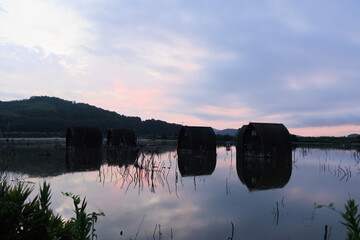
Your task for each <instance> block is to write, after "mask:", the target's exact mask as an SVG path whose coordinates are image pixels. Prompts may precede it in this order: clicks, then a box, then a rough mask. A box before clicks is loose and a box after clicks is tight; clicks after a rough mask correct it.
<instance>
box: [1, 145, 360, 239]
mask: <svg viewBox="0 0 360 240" xmlns="http://www.w3.org/2000/svg"><path fill="white" fill-rule="evenodd" d="M148 150H149V149H146V150H144V151H143V152H142V153H140V154H139V155H138V156H137V155H126V156H125V155H119V154H111V153H109V152H107V151H106V149H105V148H104V149H103V150H102V151H101V152H92V153H89V154H88V155H87V156H86V157H85V158H82V160H81V161H82V162H81V161H80V162H79V159H78V156H77V155H76V154H66V150H65V149H64V147H63V146H62V144H59V143H58V142H57V143H55V144H48V145H43V144H42V143H38V144H22V145H17V146H15V147H9V146H7V147H6V146H5V145H4V144H3V145H2V147H1V149H0V159H1V164H2V166H1V167H2V168H5V169H6V174H7V175H8V177H9V178H22V179H24V180H26V181H28V182H30V184H34V185H35V187H36V190H35V193H36V194H37V193H38V186H39V184H40V183H42V182H43V181H44V180H46V181H47V182H50V184H51V190H52V200H51V202H52V203H51V207H52V208H53V209H54V210H55V212H56V213H59V214H61V215H62V216H64V217H66V218H70V217H72V216H73V214H74V213H73V205H72V201H71V199H70V198H68V197H65V196H64V195H62V194H61V192H72V193H75V194H78V195H80V196H81V197H84V196H86V199H87V201H88V210H89V211H97V210H98V209H101V210H102V211H103V212H104V213H105V215H106V216H105V217H100V218H99V220H98V222H97V224H96V233H97V234H98V238H99V239H134V238H135V237H136V239H224V240H226V239H228V238H229V237H231V235H232V226H233V227H234V233H233V234H234V235H233V239H324V227H325V225H328V227H329V234H330V238H329V239H344V238H345V235H346V229H345V227H344V226H342V225H341V224H340V223H339V221H340V220H341V217H340V215H339V214H338V213H336V212H335V211H332V210H329V209H326V208H322V209H318V210H316V211H315V212H314V203H315V202H316V203H318V204H329V203H334V204H335V207H336V209H338V210H341V211H342V210H344V203H345V202H346V201H347V200H348V199H349V196H351V197H352V198H354V199H355V200H356V201H357V202H358V203H359V202H360V191H359V185H360V176H359V174H360V166H359V165H358V164H359V162H360V153H359V152H357V151H356V150H341V149H316V148H296V149H295V150H293V152H292V161H291V162H290V163H291V164H290V165H291V166H289V167H288V168H287V170H286V173H284V172H281V173H280V172H279V171H275V173H274V172H273V173H272V172H271V169H274V164H273V165H271V163H263V164H265V165H266V164H267V165H266V166H268V167H264V166H265V165H261V166H260V167H259V166H258V165H256V164H255V165H254V164H252V165H251V164H250V165H247V167H246V168H247V169H245V170H247V172H246V171H245V170H244V169H240V170H239V166H240V163H239V160H238V161H237V159H236V149H235V147H231V148H230V149H226V148H225V147H218V148H217V149H216V155H214V156H210V157H208V159H207V160H206V159H205V160H204V159H201V158H196V157H193V158H191V157H187V158H184V159H178V154H177V151H176V145H172V146H171V145H166V146H165V145H160V146H159V149H158V150H159V153H158V154H151V153H150V152H149V151H148ZM150 150H151V149H150ZM237 166H238V169H237ZM242 166H243V165H242ZM269 166H270V167H269ZM249 174H250V175H249ZM283 176H285V177H283ZM286 176H288V177H286ZM248 180H249V181H250V182H247V181H248ZM248 186H249V187H248ZM121 231H122V233H123V234H122V235H120V232H121Z"/></svg>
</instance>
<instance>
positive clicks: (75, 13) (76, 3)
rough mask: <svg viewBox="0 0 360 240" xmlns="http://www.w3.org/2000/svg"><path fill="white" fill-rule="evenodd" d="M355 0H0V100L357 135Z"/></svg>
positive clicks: (359, 60)
mask: <svg viewBox="0 0 360 240" xmlns="http://www.w3.org/2000/svg"><path fill="white" fill-rule="evenodd" d="M359 12H360V1H358V0H349V1H333V0H326V1H325V0H319V1H313V0H309V1H307V0H299V1H295V0H294V1H288V0H284V1H281V0H271V1H270V0H269V1H264V0H259V1H243V0H228V1H212V0H209V1H201V0H199V1H189V0H182V1H180V0H179V1H177V0H166V1H165V0H164V1H162V0H159V1H148V0H140V1H139V0H131V1H121V0H108V1H107V0H86V1H85V0H58V1H56V0H32V1H28V0H1V1H0V101H10V100H19V99H27V98H29V97H31V96H55V97H59V98H62V99H66V100H70V101H76V102H85V103H89V104H91V105H95V106H97V107H101V108H103V109H106V110H111V111H115V112H117V113H119V114H123V115H126V116H138V117H141V119H143V120H146V119H152V118H154V119H160V120H163V121H167V122H171V123H179V124H183V125H189V126H195V125H196V126H211V127H213V128H216V129H225V128H235V129H237V128H240V127H241V126H242V125H244V124H248V123H249V122H271V123H283V124H284V125H285V126H286V127H287V128H288V129H289V131H290V133H293V134H298V135H303V136H346V135H348V134H350V133H359V134H360V104H359V103H360V94H359V89H360V24H359V23H360V14H359Z"/></svg>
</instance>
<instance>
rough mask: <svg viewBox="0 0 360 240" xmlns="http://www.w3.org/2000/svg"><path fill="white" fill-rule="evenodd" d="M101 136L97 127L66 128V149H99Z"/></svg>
mask: <svg viewBox="0 0 360 240" xmlns="http://www.w3.org/2000/svg"><path fill="white" fill-rule="evenodd" d="M101 146H102V134H101V129H100V128H99V127H68V129H67V131H66V148H68V149H69V148H74V149H92V148H101Z"/></svg>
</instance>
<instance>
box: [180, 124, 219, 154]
mask: <svg viewBox="0 0 360 240" xmlns="http://www.w3.org/2000/svg"><path fill="white" fill-rule="evenodd" d="M178 150H191V151H216V136H215V133H214V130H213V129H212V128H211V127H193V126H191V127H190V126H183V127H182V128H181V129H180V132H179V136H178Z"/></svg>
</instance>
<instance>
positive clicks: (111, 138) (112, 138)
mask: <svg viewBox="0 0 360 240" xmlns="http://www.w3.org/2000/svg"><path fill="white" fill-rule="evenodd" d="M136 141H137V137H136V133H135V131H134V130H133V129H119V128H118V129H112V128H111V129H109V130H108V133H107V145H108V147H121V148H124V147H125V148H127V147H130V148H135V147H136Z"/></svg>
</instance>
